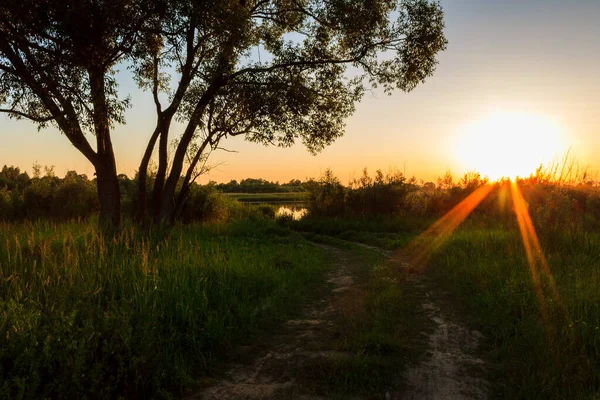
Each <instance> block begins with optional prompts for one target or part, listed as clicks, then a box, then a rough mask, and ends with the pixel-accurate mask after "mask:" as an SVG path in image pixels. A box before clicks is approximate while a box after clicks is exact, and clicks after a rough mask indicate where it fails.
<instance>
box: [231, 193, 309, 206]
mask: <svg viewBox="0 0 600 400" xmlns="http://www.w3.org/2000/svg"><path fill="white" fill-rule="evenodd" d="M223 195H224V196H226V197H229V198H233V199H236V200H237V201H239V202H242V203H272V204H278V203H305V202H306V201H308V192H284V193H223Z"/></svg>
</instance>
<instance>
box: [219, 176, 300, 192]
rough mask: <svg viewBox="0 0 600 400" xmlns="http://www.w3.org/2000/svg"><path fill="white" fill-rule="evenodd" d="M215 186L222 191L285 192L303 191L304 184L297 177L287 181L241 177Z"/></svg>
mask: <svg viewBox="0 0 600 400" xmlns="http://www.w3.org/2000/svg"><path fill="white" fill-rule="evenodd" d="M215 188H216V189H218V190H220V191H222V192H223V193H285V192H305V191H306V187H305V184H304V183H302V181H300V180H299V179H292V180H290V181H289V182H288V183H279V182H269V181H267V180H265V179H261V178H258V179H253V178H247V179H242V180H241V181H240V182H239V183H238V182H237V181H236V180H232V181H230V182H228V183H218V184H215Z"/></svg>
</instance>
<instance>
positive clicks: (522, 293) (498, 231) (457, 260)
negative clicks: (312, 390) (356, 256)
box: [292, 213, 600, 399]
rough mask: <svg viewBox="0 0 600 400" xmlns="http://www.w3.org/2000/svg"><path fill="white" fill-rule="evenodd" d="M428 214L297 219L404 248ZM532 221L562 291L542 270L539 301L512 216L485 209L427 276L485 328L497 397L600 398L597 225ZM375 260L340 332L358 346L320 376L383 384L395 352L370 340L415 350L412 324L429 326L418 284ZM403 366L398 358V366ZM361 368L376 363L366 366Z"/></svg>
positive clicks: (438, 254)
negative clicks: (420, 308) (421, 312)
mask: <svg viewBox="0 0 600 400" xmlns="http://www.w3.org/2000/svg"><path fill="white" fill-rule="evenodd" d="M475 214H477V213H475ZM428 223H430V221H427V220H421V221H418V220H416V221H415V220H411V219H408V220H405V221H401V220H400V219H397V220H394V219H393V218H390V219H388V220H379V221H378V220H377V219H372V220H364V219H358V218H354V219H350V218H345V219H341V218H329V219H327V218H307V219H305V220H302V221H299V222H297V223H294V224H293V225H292V226H294V227H295V228H296V229H299V230H303V231H312V232H311V233H306V232H305V235H306V236H307V237H310V238H311V239H312V240H317V241H320V242H325V243H330V244H334V245H338V246H340V245H341V246H346V247H347V246H349V245H348V243H347V242H344V241H343V239H346V240H350V241H358V242H362V243H367V244H371V245H377V246H380V247H384V248H401V247H402V246H403V245H405V244H406V243H408V242H410V240H411V239H412V238H413V237H414V235H415V232H416V231H418V230H419V229H422V228H421V227H422V226H426V224H428ZM569 226H570V225H569ZM536 229H537V232H538V235H539V236H540V241H541V246H542V249H543V250H544V253H545V256H546V258H547V261H548V264H549V267H550V269H551V271H552V274H553V279H554V281H555V284H556V287H557V289H558V292H559V294H560V301H556V300H555V299H553V298H552V296H549V293H550V287H551V283H550V280H548V279H543V278H542V279H541V291H542V293H546V296H545V297H544V301H543V303H542V304H541V306H540V303H539V301H538V298H537V296H536V288H535V286H534V284H533V281H532V278H531V274H530V269H529V264H528V261H527V257H526V253H525V250H524V247H523V242H522V239H521V236H520V233H519V230H518V228H517V226H516V222H513V221H492V220H490V219H489V218H486V217H485V216H480V215H473V216H472V217H470V218H469V219H468V220H467V221H466V222H465V223H464V224H463V226H462V227H461V228H459V229H458V230H457V231H456V232H455V233H454V234H453V235H452V236H451V237H450V238H449V240H448V241H447V242H446V243H444V244H443V246H442V247H441V248H439V249H437V250H436V251H435V252H434V253H433V254H432V255H431V258H430V260H429V267H428V268H427V269H426V276H425V277H424V278H425V279H427V280H428V281H429V282H430V284H431V285H433V286H434V287H437V288H439V290H440V291H442V292H444V293H446V295H445V300H446V301H447V302H448V304H447V306H448V307H450V308H451V309H452V310H453V311H454V312H458V313H460V314H461V317H464V318H465V319H466V320H467V321H468V322H469V323H470V325H471V326H472V327H473V328H476V329H478V330H480V331H481V332H483V333H484V335H485V336H486V337H487V341H486V343H485V345H484V348H483V354H482V357H483V358H484V359H486V361H487V363H488V366H489V369H490V376H489V378H490V380H491V382H492V385H493V386H492V388H491V390H490V394H491V395H492V397H495V398H499V399H500V398H510V399H598V398H600V251H599V249H600V233H597V232H588V231H585V230H583V229H582V228H581V227H579V228H578V227H574V228H573V227H570V228H569V229H564V225H561V224H556V225H548V224H545V223H544V222H543V221H538V222H537V223H536ZM394 230H396V231H395V232H394ZM315 232H316V233H315ZM326 235H332V236H333V237H334V238H331V237H330V236H326ZM378 268H379V267H377V268H374V269H373V270H372V272H371V274H372V275H371V276H370V278H368V279H367V281H368V282H369V283H368V285H367V286H366V287H367V288H368V289H367V290H366V293H368V295H366V296H367V298H370V299H371V300H369V301H365V302H364V307H363V308H362V309H360V310H361V311H359V312H357V313H356V315H355V318H351V319H350V320H349V321H351V322H349V325H348V329H346V330H345V333H343V334H342V337H343V338H344V339H343V346H342V348H345V349H348V350H350V351H351V353H352V354H354V356H353V357H350V358H348V357H346V359H345V360H338V362H335V363H332V364H329V365H327V366H325V367H324V368H323V372H322V374H323V375H324V376H325V377H326V378H322V382H328V381H329V382H339V383H340V384H339V386H341V387H349V388H351V389H350V391H349V392H348V393H351V392H352V391H356V390H358V389H359V388H360V387H362V388H363V389H364V388H374V387H378V386H381V382H380V381H386V380H388V379H390V377H389V375H385V371H386V368H388V367H389V366H386V363H387V362H389V358H386V359H381V358H379V356H378V355H377V353H376V352H373V349H378V348H379V349H386V343H391V344H392V346H396V347H395V348H396V349H397V351H400V352H401V351H403V349H402V346H408V347H405V348H404V351H405V353H404V354H410V352H409V353H406V350H407V349H410V348H411V347H410V344H409V343H410V338H411V337H414V335H415V332H414V331H410V330H406V327H407V326H408V327H410V326H414V325H417V326H421V328H425V329H426V328H427V324H426V322H423V321H421V322H418V321H417V320H416V319H415V318H417V317H416V315H414V308H411V306H410V305H411V304H416V303H418V296H419V293H418V291H417V290H415V288H411V286H410V285H407V284H404V283H402V282H399V283H395V281H394V280H395V279H400V278H401V276H400V275H399V274H397V273H396V274H395V275H394V274H391V275H390V274H389V273H385V272H384V273H383V274H380V275H378V274H377V273H376V272H375V271H377V270H378ZM383 271H385V267H384V269H383ZM391 282H394V283H391ZM542 310H544V311H543V312H542ZM411 313H412V315H411ZM543 313H545V314H547V317H546V318H543ZM385 321H391V323H390V324H388V323H387V322H385ZM394 329H396V331H395V332H394ZM403 329H404V332H402V331H403ZM417 330H418V329H417ZM416 334H417V335H418V333H416ZM390 339H391V340H390ZM416 347H419V345H418V344H417V346H416ZM392 348H393V347H392ZM413 350H414V349H413ZM389 351H390V350H389V349H386V352H389ZM392 352H393V350H392ZM399 354H400V353H399ZM377 365H379V367H377ZM401 366H402V363H401V362H399V363H398V364H396V366H395V368H398V367H401ZM357 371H358V372H357ZM360 371H363V372H364V371H373V373H368V374H367V373H365V374H363V375H361V374H362V372H360ZM378 382H379V383H378ZM346 394H347V393H346ZM342 397H343V396H342Z"/></svg>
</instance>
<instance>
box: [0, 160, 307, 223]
mask: <svg viewBox="0 0 600 400" xmlns="http://www.w3.org/2000/svg"><path fill="white" fill-rule="evenodd" d="M149 178H150V179H149V182H150V183H151V182H152V181H153V176H150V177H149ZM118 179H119V186H120V190H121V202H122V203H121V204H122V211H123V214H124V215H126V216H129V217H133V216H135V213H136V210H137V208H138V207H137V203H138V199H137V193H138V192H137V187H138V179H137V175H136V176H134V177H133V178H129V177H128V176H127V175H125V174H121V175H119V176H118ZM303 185H304V184H303V183H302V182H301V181H299V180H291V181H290V182H289V183H284V184H279V183H277V182H276V183H273V182H269V181H266V180H264V179H243V180H242V181H241V182H240V183H239V184H238V183H237V182H236V181H231V182H229V183H226V184H217V183H216V182H210V183H209V184H208V185H198V184H196V183H192V186H191V187H190V194H189V196H188V198H187V201H186V202H185V204H184V205H183V207H182V208H181V210H180V212H179V214H178V219H179V220H182V221H214V220H227V219H230V218H232V217H234V216H236V215H240V214H244V213H248V212H249V210H248V209H247V207H246V208H243V207H242V205H241V204H239V203H238V202H237V201H236V200H234V199H231V198H228V197H226V196H223V195H222V192H229V193H232V192H236V193H266V192H269V193H273V192H299V191H306V189H305V188H304V186H303ZM99 208H100V205H99V203H98V194H97V187H96V179H95V178H92V179H90V178H89V177H88V176H86V175H85V174H78V173H77V172H75V171H69V172H67V173H66V174H65V176H64V177H63V178H60V177H58V176H56V173H55V172H54V168H53V167H44V168H42V167H41V166H40V165H37V164H36V165H34V166H33V176H29V174H28V173H27V172H25V171H21V170H20V168H18V167H14V166H10V167H9V166H6V165H5V166H4V167H3V168H2V170H1V171H0V221H20V220H37V219H52V220H68V219H85V218H88V217H90V216H92V215H94V214H96V213H98V211H99ZM257 210H258V212H263V211H264V212H266V213H267V214H269V215H272V214H274V212H273V210H271V209H268V208H260V207H259V208H257V209H256V210H254V211H257ZM261 210H262V211H261Z"/></svg>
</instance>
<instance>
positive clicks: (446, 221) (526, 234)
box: [394, 180, 568, 354]
mask: <svg viewBox="0 0 600 400" xmlns="http://www.w3.org/2000/svg"><path fill="white" fill-rule="evenodd" d="M491 190H492V186H491V185H483V186H480V187H479V188H478V189H476V190H475V191H474V192H473V193H471V194H470V195H469V196H467V197H466V198H465V199H464V200H463V201H461V202H460V203H459V204H458V205H457V206H455V207H454V208H453V209H452V210H450V211H449V212H448V213H447V214H445V215H444V216H443V217H442V218H440V219H439V220H438V221H436V222H435V223H434V224H432V225H431V226H430V227H429V228H428V229H427V230H426V231H425V232H423V233H422V234H420V235H419V236H418V237H417V238H416V239H415V240H413V241H412V242H411V243H410V244H409V245H408V246H407V247H405V248H404V249H403V250H402V251H401V252H399V253H397V254H396V255H395V256H394V259H396V260H397V261H402V260H407V261H408V262H407V263H406V262H401V264H402V265H408V266H409V267H410V270H413V271H414V270H422V269H423V268H425V266H426V263H427V261H428V259H429V257H430V256H431V254H432V253H433V252H434V251H435V250H436V249H438V248H439V247H440V246H441V245H442V244H443V243H444V242H445V241H446V240H447V239H448V238H449V237H450V235H451V234H452V233H453V232H454V231H455V230H456V229H457V228H458V227H459V226H460V224H461V223H462V222H463V221H464V220H465V219H466V218H467V217H468V216H469V215H470V214H471V213H472V212H473V210H474V209H475V208H476V207H477V206H478V205H479V204H480V203H481V202H482V201H483V199H485V198H486V197H487V196H488V194H489V193H490V192H491ZM506 194H507V193H506V190H505V189H501V192H500V195H501V196H500V197H501V200H502V197H505V196H506ZM510 194H511V197H512V200H513V205H514V212H515V216H516V218H517V222H518V225H519V231H520V233H521V238H522V240H523V246H524V248H525V253H526V255H527V262H528V264H529V271H530V273H531V279H532V282H533V286H534V290H535V294H536V298H537V301H538V308H539V311H540V314H541V316H542V319H543V321H544V325H545V327H546V333H547V337H548V341H549V342H550V344H551V345H553V344H554V337H555V333H556V330H555V328H554V326H553V324H552V322H551V321H550V317H549V313H548V309H547V306H548V304H553V305H554V306H555V307H556V310H555V311H558V312H557V313H555V314H553V316H556V317H558V320H559V321H560V320H561V319H562V320H567V319H568V318H567V313H566V308H565V307H564V305H563V304H562V301H561V299H560V295H559V292H558V289H557V287H556V283H555V281H554V277H553V276H552V272H551V270H550V267H549V265H548V262H547V261H546V257H545V256H544V252H543V251H542V246H541V245H540V241H539V239H538V236H537V233H536V231H535V227H534V226H533V222H532V220H531V216H530V215H529V211H528V209H527V204H526V202H525V199H524V198H523V194H522V192H521V189H520V188H519V186H518V184H517V183H516V182H514V181H512V180H511V181H510ZM504 202H505V200H504ZM547 292H549V293H547ZM548 300H550V301H548ZM553 347H554V346H553ZM555 354H556V352H555Z"/></svg>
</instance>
